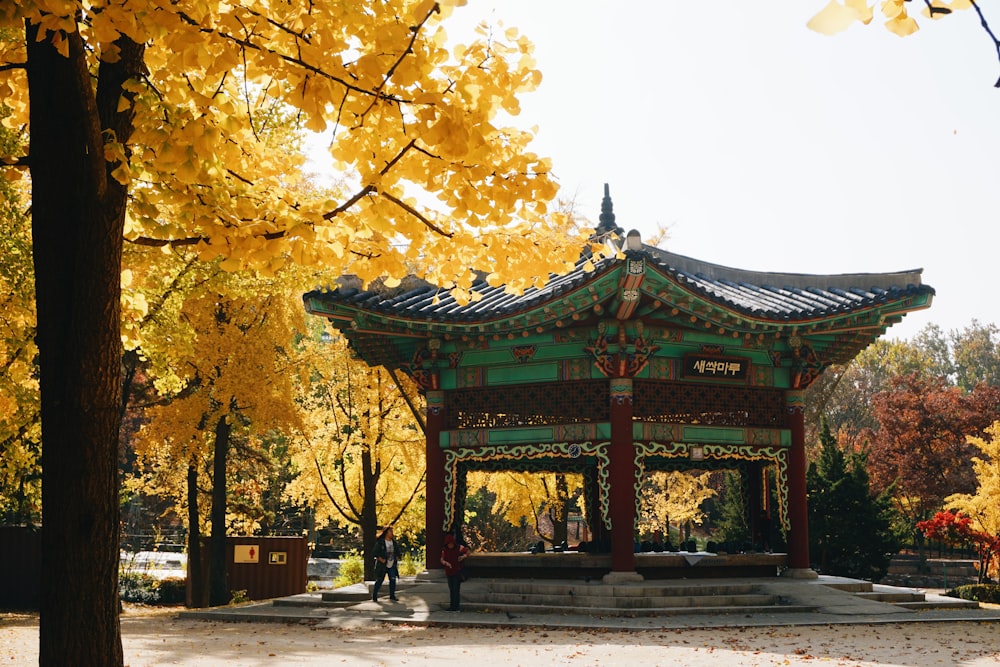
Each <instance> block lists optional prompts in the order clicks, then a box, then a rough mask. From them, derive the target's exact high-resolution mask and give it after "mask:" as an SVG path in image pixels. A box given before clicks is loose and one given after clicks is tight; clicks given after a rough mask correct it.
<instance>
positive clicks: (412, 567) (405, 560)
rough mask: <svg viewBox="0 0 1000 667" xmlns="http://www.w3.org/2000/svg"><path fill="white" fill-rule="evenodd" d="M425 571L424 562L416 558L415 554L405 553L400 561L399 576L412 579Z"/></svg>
mask: <svg viewBox="0 0 1000 667" xmlns="http://www.w3.org/2000/svg"><path fill="white" fill-rule="evenodd" d="M423 571H424V561H422V560H420V559H418V558H414V556H413V554H411V553H405V554H403V557H402V558H400V559H399V576H401V577H412V576H415V575H418V574H420V573H421V572H423Z"/></svg>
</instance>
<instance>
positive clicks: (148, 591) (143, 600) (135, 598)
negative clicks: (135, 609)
mask: <svg viewBox="0 0 1000 667" xmlns="http://www.w3.org/2000/svg"><path fill="white" fill-rule="evenodd" d="M186 589H187V581H186V580H184V579H181V578H178V577H168V578H166V579H157V578H156V577H153V576H151V575H149V574H145V573H142V572H125V573H122V575H121V577H120V578H119V579H118V592H119V597H120V598H121V599H122V600H123V601H124V602H133V603H136V604H149V605H154V604H183V603H184V599H185V596H186Z"/></svg>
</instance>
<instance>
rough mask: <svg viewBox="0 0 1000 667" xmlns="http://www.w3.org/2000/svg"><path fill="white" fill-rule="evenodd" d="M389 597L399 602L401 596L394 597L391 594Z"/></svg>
mask: <svg viewBox="0 0 1000 667" xmlns="http://www.w3.org/2000/svg"><path fill="white" fill-rule="evenodd" d="M389 599H390V600H392V601H393V602H399V598H397V597H394V596H392V595H390V596H389Z"/></svg>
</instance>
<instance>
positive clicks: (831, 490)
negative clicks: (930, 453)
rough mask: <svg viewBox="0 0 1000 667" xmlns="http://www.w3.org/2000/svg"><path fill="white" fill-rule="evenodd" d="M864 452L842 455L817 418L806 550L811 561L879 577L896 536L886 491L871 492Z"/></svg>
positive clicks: (835, 570) (828, 569)
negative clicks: (817, 438)
mask: <svg viewBox="0 0 1000 667" xmlns="http://www.w3.org/2000/svg"><path fill="white" fill-rule="evenodd" d="M866 459H867V455H866V454H865V453H860V454H850V455H846V454H845V453H844V452H843V451H842V450H841V449H840V448H839V447H838V446H837V440H836V438H834V436H833V434H832V433H830V427H829V424H827V422H826V420H825V419H824V420H823V421H822V424H821V433H820V452H819V460H818V461H814V462H813V463H812V464H810V466H809V472H808V474H807V476H806V484H807V486H808V493H809V550H810V554H811V556H812V560H813V563H814V567H816V568H817V569H818V570H819V571H820V572H822V573H824V574H835V575H840V576H845V577H855V578H859V579H867V580H871V581H878V580H880V579H881V578H882V577H884V576H885V573H886V571H887V570H888V569H889V561H890V560H891V559H892V555H893V554H894V553H896V551H898V549H899V542H898V539H897V537H896V536H895V534H894V533H893V531H892V529H891V525H892V507H891V505H890V500H889V496H888V495H887V494H881V495H877V496H876V495H873V494H872V492H871V489H870V488H869V483H868V473H867V472H866Z"/></svg>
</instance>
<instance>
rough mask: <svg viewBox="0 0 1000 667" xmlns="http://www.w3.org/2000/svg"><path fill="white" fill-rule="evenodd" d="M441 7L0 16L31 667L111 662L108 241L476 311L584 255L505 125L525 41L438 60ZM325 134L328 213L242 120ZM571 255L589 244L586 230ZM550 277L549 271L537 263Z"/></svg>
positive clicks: (100, 3)
mask: <svg viewBox="0 0 1000 667" xmlns="http://www.w3.org/2000/svg"><path fill="white" fill-rule="evenodd" d="M453 4H454V2H452V1H445V0H442V1H441V2H435V1H434V0H389V1H379V2H375V1H373V0H359V1H358V2H355V3H349V4H345V3H337V2H332V3H299V2H289V3H283V4H281V3H279V4H275V3H264V2H254V1H252V0H246V1H245V2H229V3H204V2H200V1H198V0H176V1H174V2H162V1H160V0H138V1H137V2H128V3H124V2H117V1H110V2H108V1H104V0H22V1H19V2H4V3H0V99H2V100H3V102H4V104H6V105H7V106H8V107H9V109H10V115H9V116H7V117H6V118H4V121H3V122H4V124H5V126H6V127H8V128H14V129H16V130H17V131H20V132H25V133H27V135H28V136H30V143H29V148H28V151H27V152H24V151H21V150H19V149H16V150H11V151H5V153H4V155H2V156H0V159H2V161H3V163H4V164H6V165H7V167H5V171H6V172H7V174H5V175H7V176H10V175H12V174H13V175H17V174H20V173H22V172H23V173H28V174H30V181H31V201H32V206H31V215H32V230H33V236H32V242H33V251H34V253H33V254H34V269H35V280H36V282H35V285H36V306H37V313H38V315H37V316H38V336H37V341H38V348H39V360H40V390H41V415H42V438H43V443H44V446H43V450H42V468H43V475H44V479H43V490H42V494H43V498H42V500H43V511H44V513H45V516H44V521H45V526H46V528H45V530H44V531H43V554H44V555H43V564H42V566H43V569H44V570H45V572H46V577H45V578H44V580H43V584H42V595H41V600H42V602H41V622H40V635H41V642H40V645H41V651H40V662H41V664H65V663H66V662H67V661H69V660H72V661H75V662H78V663H94V664H98V663H99V664H105V665H116V664H117V665H120V664H122V662H123V656H122V650H121V639H120V629H119V623H118V613H117V611H118V601H117V583H116V582H117V576H116V574H117V568H118V552H117V542H118V530H119V527H118V516H117V513H118V497H117V470H116V466H115V455H114V454H115V451H116V447H117V437H118V431H119V423H120V405H121V391H122V389H121V341H120V333H119V327H120V304H119V299H120V296H121V286H120V278H119V274H120V269H121V265H120V263H121V255H122V245H123V242H124V239H125V238H126V237H127V238H128V239H129V241H130V242H132V243H142V244H149V245H152V246H162V245H175V246H180V245H187V246H191V247H192V248H194V249H196V250H197V252H198V253H199V255H200V256H201V257H202V258H203V259H205V260H210V259H217V258H221V259H222V266H223V267H224V268H227V269H230V268H253V269H257V270H260V271H263V272H265V273H269V272H274V271H276V270H277V269H278V268H279V267H280V266H282V265H283V264H284V263H286V262H288V261H296V262H299V263H303V264H322V265H324V266H325V267H326V268H328V269H329V270H330V271H331V272H334V273H340V272H352V273H355V274H357V275H359V276H361V278H362V279H364V280H368V279H371V278H375V277H380V276H384V277H386V278H387V279H390V280H392V279H398V278H399V277H401V276H402V275H403V274H405V273H407V272H408V270H409V269H410V267H411V266H417V267H418V272H419V273H420V274H421V275H423V276H424V277H426V278H428V279H430V280H432V281H434V282H435V283H437V284H439V285H442V286H443V287H446V288H453V289H454V290H455V293H456V295H457V296H458V297H459V298H460V299H467V298H469V292H468V287H469V286H470V285H471V283H472V280H473V277H474V273H473V271H472V269H474V268H475V269H488V270H490V271H491V273H490V274H489V280H490V282H491V283H493V284H500V283H504V284H506V285H508V286H509V287H510V288H511V289H513V290H517V289H519V288H523V287H525V286H527V285H532V284H540V283H541V282H543V281H544V280H545V278H546V277H547V275H548V274H549V272H550V271H551V270H563V269H567V268H569V267H570V266H571V264H572V263H573V262H574V261H575V260H576V259H577V258H578V257H579V251H580V245H581V242H580V239H578V238H572V237H571V235H570V234H568V233H567V230H566V228H565V227H564V225H563V222H564V220H563V219H562V218H561V217H560V216H558V215H555V214H551V215H550V214H549V211H548V210H547V208H546V203H547V202H548V201H549V200H551V199H552V198H553V197H554V196H555V194H556V184H555V181H554V179H553V178H552V176H551V174H550V173H549V172H550V163H549V161H548V160H547V159H545V158H542V157H540V156H538V155H536V154H535V153H533V152H532V151H531V150H530V149H529V142H530V139H531V138H532V135H531V133H530V132H527V131H524V130H521V129H515V128H512V127H505V126H503V125H502V122H503V119H504V118H506V117H508V115H509V114H514V113H516V112H517V111H518V95H520V94H522V93H524V92H526V91H529V90H530V89H532V88H533V87H535V86H536V85H537V84H538V83H539V81H540V78H541V75H540V73H539V72H538V70H537V69H536V68H535V63H534V61H533V60H532V58H531V54H530V52H531V45H530V43H529V42H528V41H527V40H525V39H523V38H521V37H519V36H518V35H517V34H515V33H513V32H511V33H504V34H492V33H490V34H484V35H483V36H482V37H481V38H479V39H477V40H476V41H474V42H472V43H470V44H467V45H464V46H462V47H459V48H456V49H454V50H449V49H447V48H445V33H444V31H443V30H442V29H441V27H440V22H441V19H443V18H445V17H446V16H447V15H448V14H450V13H451V11H452V9H453V7H452V5H453ZM275 103H281V104H287V105H289V106H291V107H293V108H294V109H296V110H297V113H298V114H299V117H300V118H301V122H302V123H303V124H304V126H305V127H308V128H310V129H313V130H321V129H324V128H332V130H333V139H332V142H331V144H330V153H331V162H332V164H333V165H334V166H335V167H337V168H338V169H340V170H341V171H343V172H344V173H345V174H346V175H347V176H348V177H347V178H345V179H344V180H343V183H344V184H345V186H344V188H343V189H341V190H340V191H338V192H336V193H334V195H333V196H332V197H325V196H324V197H303V196H301V193H302V192H303V189H301V188H298V187H296V185H297V181H298V180H299V179H300V175H299V169H298V167H299V166H300V163H301V158H300V157H298V156H296V155H295V154H294V153H291V152H289V151H287V150H285V149H283V148H282V147H278V146H268V145H267V144H266V143H265V142H263V141H261V140H260V138H259V137H258V135H257V130H258V128H257V127H256V126H255V125H254V123H253V122H252V119H253V117H254V111H255V109H258V108H260V107H262V106H263V107H266V106H267V105H270V104H275ZM582 237H583V238H585V237H586V234H585V233H584V234H583V235H582ZM539 260H543V261H539Z"/></svg>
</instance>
